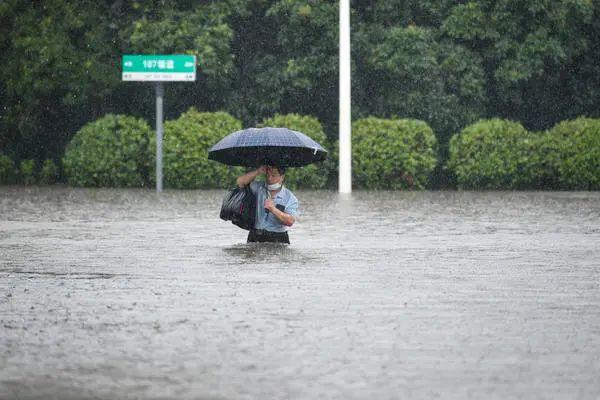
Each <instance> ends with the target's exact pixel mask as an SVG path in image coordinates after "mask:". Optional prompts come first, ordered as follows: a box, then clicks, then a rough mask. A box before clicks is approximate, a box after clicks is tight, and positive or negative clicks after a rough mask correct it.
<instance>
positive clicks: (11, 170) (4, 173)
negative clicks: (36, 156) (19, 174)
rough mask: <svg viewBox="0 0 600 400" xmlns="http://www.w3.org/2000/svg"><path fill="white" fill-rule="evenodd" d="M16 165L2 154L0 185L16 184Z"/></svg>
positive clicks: (0, 158)
mask: <svg viewBox="0 0 600 400" xmlns="http://www.w3.org/2000/svg"><path fill="white" fill-rule="evenodd" d="M15 178H16V174H15V163H14V162H13V160H12V159H11V158H10V157H9V156H7V155H5V154H0V185H7V184H11V183H15Z"/></svg>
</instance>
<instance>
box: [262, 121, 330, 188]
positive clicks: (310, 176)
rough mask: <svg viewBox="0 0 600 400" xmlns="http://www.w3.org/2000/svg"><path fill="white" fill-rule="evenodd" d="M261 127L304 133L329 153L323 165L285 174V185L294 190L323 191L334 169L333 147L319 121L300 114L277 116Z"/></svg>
mask: <svg viewBox="0 0 600 400" xmlns="http://www.w3.org/2000/svg"><path fill="white" fill-rule="evenodd" d="M259 126H261V127H265V126H270V127H274V128H288V129H292V130H294V131H298V132H302V133H304V134H305V135H307V136H308V137H310V138H311V139H313V140H314V141H315V142H317V143H319V144H320V145H321V146H323V147H324V148H325V150H327V151H328V154H327V159H325V161H324V162H322V163H315V164H310V165H307V166H305V167H300V168H289V169H287V171H286V172H285V184H286V185H287V186H289V187H290V188H292V189H296V188H307V189H322V188H324V187H325V186H326V185H327V182H328V179H329V175H330V174H331V171H332V168H333V162H332V157H331V150H332V148H331V146H329V143H328V141H327V136H326V135H325V132H324V131H323V126H322V125H321V123H320V122H319V120H318V119H316V118H314V117H311V116H309V115H299V114H287V115H281V114H276V115H275V116H273V117H271V118H267V119H265V120H264V121H262V123H261V124H260V125H259Z"/></svg>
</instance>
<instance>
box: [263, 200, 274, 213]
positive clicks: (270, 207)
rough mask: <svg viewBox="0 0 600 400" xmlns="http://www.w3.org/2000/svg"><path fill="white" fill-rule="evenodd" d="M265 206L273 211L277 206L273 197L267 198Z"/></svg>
mask: <svg viewBox="0 0 600 400" xmlns="http://www.w3.org/2000/svg"><path fill="white" fill-rule="evenodd" d="M265 208H266V209H267V210H269V211H273V209H274V208H275V203H274V202H273V200H272V199H266V200H265Z"/></svg>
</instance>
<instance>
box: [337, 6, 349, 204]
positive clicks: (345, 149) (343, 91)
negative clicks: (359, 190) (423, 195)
mask: <svg viewBox="0 0 600 400" xmlns="http://www.w3.org/2000/svg"><path fill="white" fill-rule="evenodd" d="M350 78H351V63H350V0H340V111H339V112H340V121H339V135H340V137H339V142H340V162H339V185H338V186H339V192H340V193H351V192H352V119H351V110H350V107H351V104H352V103H351V95H352V94H351V83H350Z"/></svg>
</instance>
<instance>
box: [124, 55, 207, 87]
mask: <svg viewBox="0 0 600 400" xmlns="http://www.w3.org/2000/svg"><path fill="white" fill-rule="evenodd" d="M123 80H124V81H146V82H148V81H150V82H171V81H182V82H185V81H195V80H196V56H188V55H162V54H152V55H137V54H136V55H129V54H128V55H124V56H123Z"/></svg>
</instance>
